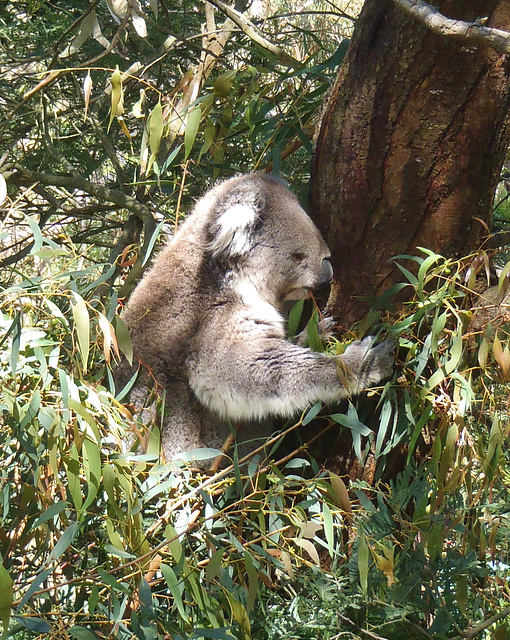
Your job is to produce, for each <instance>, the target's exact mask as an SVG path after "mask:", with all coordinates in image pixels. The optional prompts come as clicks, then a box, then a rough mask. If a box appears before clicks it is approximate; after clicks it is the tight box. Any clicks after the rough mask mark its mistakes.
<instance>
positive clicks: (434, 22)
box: [393, 0, 510, 53]
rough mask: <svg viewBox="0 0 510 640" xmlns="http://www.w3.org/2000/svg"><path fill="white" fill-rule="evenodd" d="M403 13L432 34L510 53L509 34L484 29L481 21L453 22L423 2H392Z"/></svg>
mask: <svg viewBox="0 0 510 640" xmlns="http://www.w3.org/2000/svg"><path fill="white" fill-rule="evenodd" d="M393 2H394V3H395V4H396V5H397V7H399V9H401V10H402V11H404V12H405V13H407V14H408V15H410V16H412V17H413V18H415V19H416V20H418V21H419V22H421V23H422V24H423V25H425V26H426V27H428V28H429V29H430V30H431V31H432V32H433V33H436V34H437V35H440V36H445V37H447V38H458V39H460V40H464V41H465V42H467V43H471V44H481V45H485V46H487V47H491V48H492V49H494V50H495V51H498V52H499V53H510V32H508V31H503V30H501V29H495V28H493V27H486V26H484V25H483V24H482V22H481V21H475V22H464V21H463V20H453V19H452V18H447V17H446V16H444V15H443V14H442V13H440V12H439V11H438V10H437V9H436V8H435V7H433V6H432V5H430V4H428V3H427V2H424V0H393Z"/></svg>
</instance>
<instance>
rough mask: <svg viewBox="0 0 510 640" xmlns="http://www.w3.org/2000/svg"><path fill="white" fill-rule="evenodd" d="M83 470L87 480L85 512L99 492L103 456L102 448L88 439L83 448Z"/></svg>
mask: <svg viewBox="0 0 510 640" xmlns="http://www.w3.org/2000/svg"><path fill="white" fill-rule="evenodd" d="M82 453H83V470H84V471H85V477H86V478H87V498H86V500H85V502H84V504H83V510H84V511H85V510H86V509H88V507H89V506H90V505H91V504H92V502H93V501H94V498H95V497H96V496H97V492H98V491H99V485H100V482H101V454H100V447H99V445H98V444H97V443H96V442H92V440H89V439H88V438H86V439H85V440H84V442H83V447H82Z"/></svg>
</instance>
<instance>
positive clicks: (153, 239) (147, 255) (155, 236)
mask: <svg viewBox="0 0 510 640" xmlns="http://www.w3.org/2000/svg"><path fill="white" fill-rule="evenodd" d="M165 223H166V220H162V221H161V222H160V223H159V224H158V226H157V227H156V228H155V229H154V233H153V234H152V236H151V239H150V240H149V244H148V245H147V250H146V252H145V257H144V259H143V262H142V267H143V266H145V265H146V264H147V261H148V260H149V259H150V257H151V254H152V250H153V248H154V245H155V244H156V240H157V239H158V238H159V234H160V233H161V229H162V228H163V225H164V224H165Z"/></svg>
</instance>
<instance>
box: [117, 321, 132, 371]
mask: <svg viewBox="0 0 510 640" xmlns="http://www.w3.org/2000/svg"><path fill="white" fill-rule="evenodd" d="M113 325H114V327H115V335H116V337H117V344H118V345H119V349H120V350H121V351H122V353H123V354H124V355H125V356H126V360H127V361H128V362H129V364H130V365H132V364H133V343H132V342H131V335H130V333H129V329H128V328H127V325H126V323H125V322H124V320H123V319H122V318H121V317H120V316H115V318H114V319H113Z"/></svg>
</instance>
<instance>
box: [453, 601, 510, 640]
mask: <svg viewBox="0 0 510 640" xmlns="http://www.w3.org/2000/svg"><path fill="white" fill-rule="evenodd" d="M509 615H510V607H505V608H504V609H502V610H501V611H499V612H498V613H495V614H494V615H493V616H491V617H490V618H487V619H486V620H482V622H479V623H478V624H475V626H474V627H471V628H470V629H466V631H462V632H461V634H460V635H458V636H455V637H454V638H452V639H451V640H461V638H468V640H471V639H472V638H476V636H477V635H479V634H480V633H482V631H485V629H487V628H488V627H490V626H491V625H493V624H494V623H495V622H499V621H500V620H503V618H506V617H507V616H509Z"/></svg>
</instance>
